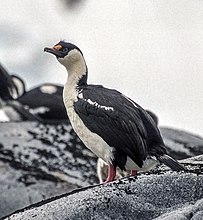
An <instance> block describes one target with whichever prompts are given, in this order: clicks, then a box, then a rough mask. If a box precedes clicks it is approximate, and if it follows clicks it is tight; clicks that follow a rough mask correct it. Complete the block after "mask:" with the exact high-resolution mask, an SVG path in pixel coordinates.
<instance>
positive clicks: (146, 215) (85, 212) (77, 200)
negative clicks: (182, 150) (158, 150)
mask: <svg viewBox="0 0 203 220" xmlns="http://www.w3.org/2000/svg"><path fill="white" fill-rule="evenodd" d="M190 161H193V164H195V165H194V166H195V171H194V172H193V168H192V165H191V166H190V167H188V169H190V171H188V172H187V173H177V172H172V171H167V170H165V169H162V168H159V170H158V171H156V173H154V174H153V173H151V174H149V173H148V174H141V175H139V176H138V177H137V178H132V177H130V178H123V179H120V180H117V181H115V182H113V183H109V184H104V185H96V186H90V187H87V188H83V189H79V190H76V191H73V192H71V193H68V194H64V195H62V196H60V197H56V198H52V199H50V200H47V201H43V202H40V203H37V204H34V205H31V206H30V207H28V208H26V209H24V210H21V211H17V212H16V213H14V214H13V215H11V216H9V217H7V218H5V219H6V220H25V219H26V220H27V219H33V220H41V219H45V220H46V219H47V220H48V219H50V220H51V219H58V220H59V219H60V220H62V219H101V220H103V219H139V220H142V219H143V220H146V219H167V220H168V219H180V220H182V219H193V220H198V219H201V218H200V216H201V215H202V212H203V167H202V165H203V156H199V157H197V158H193V159H190ZM186 162H187V161H185V163H186ZM188 162H189V161H188ZM164 170H165V171H164ZM197 170H198V171H199V172H196V171H197Z"/></svg>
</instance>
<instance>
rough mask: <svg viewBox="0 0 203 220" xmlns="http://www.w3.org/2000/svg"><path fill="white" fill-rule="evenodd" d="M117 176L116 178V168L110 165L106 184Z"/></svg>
mask: <svg viewBox="0 0 203 220" xmlns="http://www.w3.org/2000/svg"><path fill="white" fill-rule="evenodd" d="M115 176H116V169H115V168H114V166H112V165H109V166H108V177H107V179H106V181H105V182H104V183H109V182H112V181H113V180H114V178H115Z"/></svg>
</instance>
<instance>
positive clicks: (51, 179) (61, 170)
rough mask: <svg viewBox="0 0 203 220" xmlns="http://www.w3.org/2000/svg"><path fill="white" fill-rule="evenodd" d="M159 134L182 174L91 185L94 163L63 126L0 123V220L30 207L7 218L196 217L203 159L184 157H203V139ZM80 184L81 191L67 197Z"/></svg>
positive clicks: (154, 174) (157, 174) (162, 172)
mask: <svg viewBox="0 0 203 220" xmlns="http://www.w3.org/2000/svg"><path fill="white" fill-rule="evenodd" d="M161 133H162V135H163V138H164V141H165V143H166V145H167V147H168V151H169V152H170V153H171V155H172V156H174V157H175V158H177V159H180V158H181V159H182V158H188V159H185V160H183V161H182V162H183V163H184V165H186V166H187V167H188V169H189V170H190V171H189V172H188V173H186V174H184V173H181V174H179V173H174V172H171V171H169V170H168V168H166V167H165V166H160V167H159V168H157V169H156V170H153V171H150V172H147V173H144V174H143V173H141V174H140V175H139V176H138V179H133V178H129V179H128V178H124V179H122V180H118V181H116V182H114V183H110V184H106V185H104V186H93V185H95V184H97V183H98V179H97V176H96V160H97V159H96V157H95V156H94V155H93V154H92V153H91V152H90V151H89V150H88V149H87V148H86V147H84V145H83V144H82V143H81V142H80V140H79V139H78V137H77V136H76V135H75V133H74V132H73V130H72V128H71V126H70V125H69V124H68V123H66V124H64V123H63V124H42V123H39V122H19V123H14V122H9V123H0V195H1V196H0V217H3V216H6V215H9V214H10V213H12V212H14V211H16V210H19V209H22V208H24V207H26V206H29V205H31V207H30V208H26V210H25V211H19V212H18V213H16V214H14V215H11V216H10V217H8V218H7V219H114V218H116V219H150V218H151V219H153V218H160V219H161V217H163V219H167V218H168V219H169V217H170V216H172V215H174V216H176V215H177V216H184V215H185V216H190V215H191V216H193V219H195V218H196V219H197V218H198V216H200V214H201V212H202V209H201V208H199V207H201V204H202V203H201V199H203V197H202V192H203V189H202V183H203V179H202V172H203V165H202V163H203V162H202V161H203V158H202V156H201V155H200V156H198V157H195V158H190V157H191V156H194V155H199V154H201V153H202V154H203V152H202V145H203V139H202V138H201V137H197V136H195V135H192V134H190V133H187V132H182V131H177V130H176V129H169V128H161ZM174 146H175V147H174ZM186 184H187V185H186ZM81 187H87V188H85V189H84V188H83V189H78V190H77V191H76V192H75V191H73V192H72V190H74V189H77V188H81ZM190 190H192V191H191V192H190ZM64 193H66V194H64ZM187 194H188V196H187ZM171 198H173V201H174V203H172V199H171ZM47 199H48V200H47ZM164 199H165V200H166V201H165V200H164ZM42 200H45V201H43V202H40V201H42ZM154 201H156V202H154ZM37 202H40V203H38V204H36V205H33V206H32V204H35V203H37ZM166 204H168V205H166ZM40 210H41V211H40ZM186 210H191V211H190V212H189V215H188V214H187V213H188V211H187V212H186ZM144 213H145V215H144ZM191 213H192V214H191ZM142 216H143V218H142ZM149 216H151V217H149ZM195 216H197V217H195ZM181 218H182V219H184V218H183V217H181ZM181 218H180V219H181ZM191 218H192V217H191ZM174 219H175V217H174ZM177 219H178V218H177ZM188 219H189V218H188Z"/></svg>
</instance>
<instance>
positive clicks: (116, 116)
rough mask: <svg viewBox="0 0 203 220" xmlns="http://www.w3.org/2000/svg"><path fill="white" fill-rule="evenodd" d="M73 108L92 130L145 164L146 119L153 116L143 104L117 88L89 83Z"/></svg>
mask: <svg viewBox="0 0 203 220" xmlns="http://www.w3.org/2000/svg"><path fill="white" fill-rule="evenodd" d="M74 109H75V111H76V113H77V114H78V115H79V117H80V118H81V120H82V121H83V123H84V124H85V126H87V128H88V129H89V130H90V131H91V132H93V133H96V134H98V135H99V136H100V137H102V139H103V140H104V141H105V142H106V143H107V144H108V145H109V146H112V147H115V148H116V149H119V151H120V152H123V154H125V155H127V156H129V157H130V158H131V159H132V160H133V161H134V162H135V163H136V164H137V165H138V166H140V167H141V166H142V164H143V160H145V159H146V157H147V153H148V149H147V135H148V134H147V130H146V127H145V125H144V124H143V119H145V120H147V121H149V120H151V119H150V117H149V116H148V115H147V113H146V115H145V113H144V115H143V111H144V110H143V109H142V108H141V107H140V106H138V105H137V104H136V103H134V102H133V101H132V100H130V99H129V98H127V97H125V96H124V95H122V94H121V93H119V92H118V91H116V90H110V89H106V88H104V87H102V86H95V85H88V86H85V87H83V88H80V95H79V97H78V101H76V102H75V103H74ZM143 117H144V118H143ZM148 117H149V118H148ZM150 123H151V122H150Z"/></svg>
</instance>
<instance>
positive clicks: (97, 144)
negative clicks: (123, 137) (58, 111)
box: [63, 85, 113, 164]
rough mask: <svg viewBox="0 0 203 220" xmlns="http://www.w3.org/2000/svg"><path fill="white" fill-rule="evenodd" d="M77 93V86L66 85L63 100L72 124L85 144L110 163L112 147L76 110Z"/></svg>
mask: <svg viewBox="0 0 203 220" xmlns="http://www.w3.org/2000/svg"><path fill="white" fill-rule="evenodd" d="M77 95H78V92H77V91H76V89H75V88H72V89H71V88H70V87H69V86H68V85H65V87H64V90H63V100H64V104H65V107H66V110H67V114H68V117H69V120H70V122H71V125H72V127H73V129H74V131H75V132H76V134H77V135H78V137H79V138H80V139H81V141H82V142H83V143H84V144H85V146H86V147H87V148H89V149H90V150H91V151H92V152H93V153H94V154H96V155H97V156H98V157H100V158H102V159H103V160H104V161H105V162H106V163H107V164H110V163H111V161H112V160H111V157H113V154H112V151H111V148H110V147H109V146H108V144H107V143H106V142H105V141H104V140H103V139H102V138H101V137H100V136H98V135H97V134H96V133H93V132H91V131H90V130H89V129H88V128H87V127H86V126H85V125H84V123H83V121H82V120H81V119H80V117H79V116H78V115H77V114H76V113H75V111H74V107H73V103H74V102H75V101H77Z"/></svg>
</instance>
